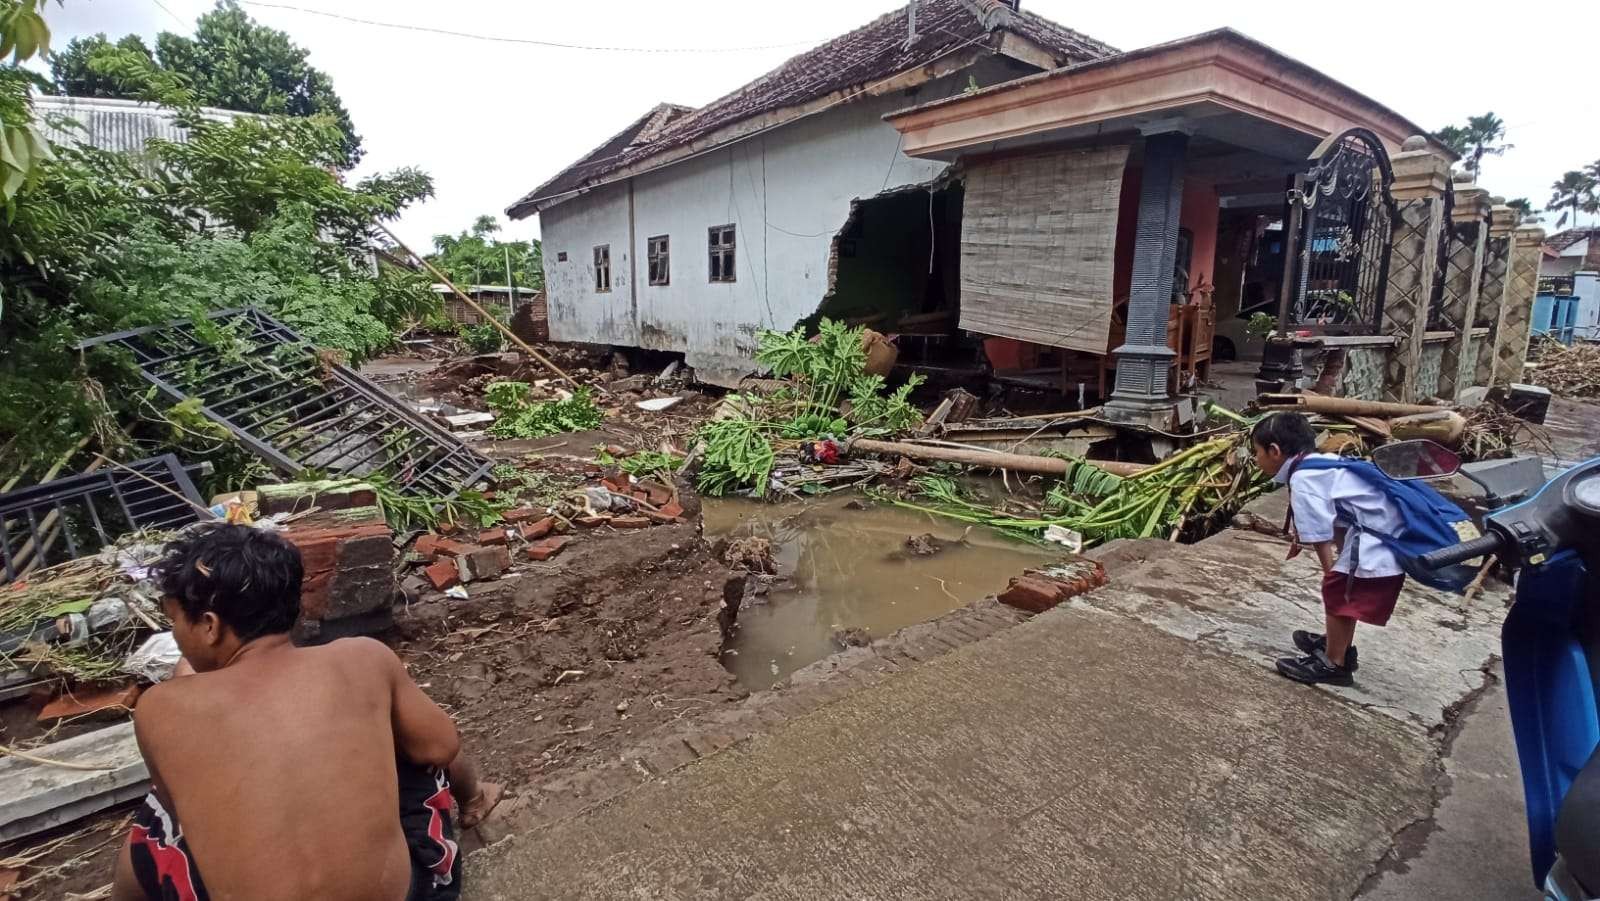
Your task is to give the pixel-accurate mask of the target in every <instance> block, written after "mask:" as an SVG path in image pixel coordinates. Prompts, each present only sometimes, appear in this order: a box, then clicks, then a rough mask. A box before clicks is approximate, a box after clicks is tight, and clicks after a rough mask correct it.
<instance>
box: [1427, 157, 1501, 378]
mask: <svg viewBox="0 0 1600 901" xmlns="http://www.w3.org/2000/svg"><path fill="white" fill-rule="evenodd" d="M1463 176H1465V173H1462V175H1460V176H1458V177H1457V179H1456V185H1455V192H1456V196H1455V206H1454V208H1453V209H1452V210H1451V211H1450V220H1451V224H1452V225H1453V226H1454V227H1455V233H1456V237H1457V240H1455V241H1452V242H1450V253H1449V256H1447V257H1445V275H1444V319H1445V321H1446V322H1447V323H1449V328H1450V329H1451V331H1452V334H1451V336H1450V340H1449V341H1447V342H1445V345H1444V358H1443V360H1442V362H1441V365H1440V367H1439V390H1438V394H1439V396H1440V397H1442V398H1444V399H1445V400H1447V401H1451V402H1454V401H1455V400H1456V398H1457V397H1458V396H1459V395H1460V394H1461V389H1463V388H1466V387H1467V386H1469V385H1471V384H1472V374H1473V368H1474V364H1476V363H1477V348H1476V347H1474V346H1473V343H1472V327H1473V324H1474V323H1475V322H1477V316H1478V292H1479V291H1480V290H1481V288H1482V283H1483V254H1484V247H1485V246H1486V245H1487V244H1488V242H1489V192H1488V191H1485V190H1484V189H1482V188H1480V187H1478V186H1477V185H1474V184H1471V183H1470V182H1469V181H1467V180H1466V178H1470V176H1465V177H1463Z"/></svg>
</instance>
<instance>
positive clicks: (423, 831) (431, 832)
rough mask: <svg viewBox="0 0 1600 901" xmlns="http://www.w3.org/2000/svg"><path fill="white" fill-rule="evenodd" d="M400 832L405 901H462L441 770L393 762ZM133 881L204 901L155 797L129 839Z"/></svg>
mask: <svg viewBox="0 0 1600 901" xmlns="http://www.w3.org/2000/svg"><path fill="white" fill-rule="evenodd" d="M396 769H397V771H398V773H399V776H400V829H401V831H402V832H404V833H405V837H406V849H407V851H409V852H410V855H411V890H410V892H409V893H408V894H407V895H406V898H407V901H455V899H457V898H459V897H460V896H461V853H460V849H459V848H458V847H457V846H456V842H455V828H454V826H453V825H452V823H451V821H450V807H451V803H452V802H451V797H450V780H449V779H448V778H447V777H446V776H445V774H444V771H443V770H436V769H433V768H431V767H422V766H417V765H416V764H413V763H410V762H407V761H404V760H397V761H396ZM128 844H129V851H130V854H131V856H132V858H133V875H134V878H136V879H137V880H138V882H139V887H140V888H141V889H142V890H143V891H144V894H145V897H146V898H149V899H151V901H209V899H210V897H211V896H210V895H209V894H208V893H207V892H206V887H205V883H204V882H203V881H202V880H201V879H200V870H199V868H198V867H196V866H195V862H194V855H193V854H191V853H189V845H188V843H187V842H185V841H184V840H183V828H182V827H181V826H179V825H178V821H177V818H176V817H174V816H172V814H171V813H169V812H168V811H167V809H166V807H165V806H163V805H162V803H161V800H160V799H159V798H157V797H156V793H155V792H153V791H152V792H150V793H149V794H148V795H146V796H145V799H144V804H143V805H142V806H140V808H139V810H138V812H137V813H135V814H134V817H133V830H132V832H131V833H130V835H129V841H128Z"/></svg>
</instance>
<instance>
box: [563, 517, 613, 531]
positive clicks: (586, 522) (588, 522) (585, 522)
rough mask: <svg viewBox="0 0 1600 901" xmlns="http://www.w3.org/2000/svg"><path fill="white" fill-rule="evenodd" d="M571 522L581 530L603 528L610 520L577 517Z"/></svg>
mask: <svg viewBox="0 0 1600 901" xmlns="http://www.w3.org/2000/svg"><path fill="white" fill-rule="evenodd" d="M572 521H573V522H574V523H576V524H577V525H578V526H580V527H582V528H585V529H593V528H596V527H598V526H603V525H605V524H606V523H608V522H610V521H611V520H609V519H607V518H606V517H604V516H579V517H575V518H574V519H573V520H572Z"/></svg>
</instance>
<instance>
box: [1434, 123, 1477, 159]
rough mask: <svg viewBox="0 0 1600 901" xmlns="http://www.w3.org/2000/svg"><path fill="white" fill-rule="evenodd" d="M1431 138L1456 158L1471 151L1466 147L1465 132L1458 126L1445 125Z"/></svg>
mask: <svg viewBox="0 0 1600 901" xmlns="http://www.w3.org/2000/svg"><path fill="white" fill-rule="evenodd" d="M1433 136H1434V137H1435V138H1437V139H1438V141H1439V143H1441V144H1443V145H1444V146H1446V147H1448V148H1450V152H1451V153H1454V154H1455V155H1456V156H1466V155H1467V151H1468V150H1470V149H1471V148H1470V147H1468V146H1467V130H1466V129H1465V128H1462V127H1461V126H1459V125H1446V126H1445V127H1443V128H1441V129H1439V130H1438V131H1436V132H1434V133H1433Z"/></svg>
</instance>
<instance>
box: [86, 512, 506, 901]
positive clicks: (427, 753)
mask: <svg viewBox="0 0 1600 901" xmlns="http://www.w3.org/2000/svg"><path fill="white" fill-rule="evenodd" d="M302 578H303V569H302V564H301V560H300V555H299V552H298V551H296V550H295V549H294V548H293V547H292V546H290V545H289V544H288V543H287V542H285V541H283V539H282V538H280V537H278V536H276V535H271V534H266V533H261V532H257V531H255V530H253V529H249V528H247V527H242V526H220V527H217V528H215V529H210V530H204V531H201V532H199V533H196V534H193V535H190V536H187V537H185V538H183V539H180V540H178V541H176V542H174V543H173V544H172V545H169V547H168V548H167V551H166V554H165V556H164V557H163V560H162V562H161V564H159V565H158V567H157V579H158V581H159V582H160V585H161V590H162V595H163V596H162V609H163V611H164V612H165V613H166V615H167V618H168V619H169V620H171V622H172V634H173V638H174V639H175V640H176V641H177V643H178V647H179V649H180V650H181V651H182V652H183V655H184V659H185V661H187V662H188V663H189V664H191V665H192V669H193V675H185V676H181V677H179V678H175V679H173V680H171V681H169V682H166V683H163V684H161V685H158V686H156V687H154V688H152V689H150V690H149V691H148V692H146V693H145V695H144V696H143V698H141V700H140V703H139V708H138V710H137V711H136V712H135V715H134V729H135V733H136V734H137V736H138V739H139V750H140V751H141V753H142V754H143V755H144V758H145V762H146V763H147V764H148V765H149V768H150V776H151V782H152V783H153V785H154V790H153V793H152V795H151V796H150V797H148V798H146V801H145V804H144V806H143V807H142V808H141V809H140V811H138V812H137V813H136V815H135V817H134V825H133V828H132V831H131V833H130V835H129V842H128V844H127V845H126V846H125V847H124V849H123V852H122V856H121V858H119V861H118V867H117V880H116V883H115V885H114V887H113V894H112V897H113V898H114V899H116V901H133V899H139V898H162V897H165V898H172V897H177V898H179V899H183V901H190V899H194V901H204V899H206V898H208V897H209V898H219V899H221V898H251V899H255V898H263V899H275V898H285V899H288V898H294V899H301V898H319V899H321V898H327V899H361V901H366V899H371V901H400V899H403V898H415V899H429V901H433V899H447V898H454V897H455V896H456V894H457V893H458V892H459V891H460V861H459V855H458V853H457V847H456V845H455V843H454V841H453V840H452V839H451V837H450V824H449V819H450V810H451V807H452V806H455V805H453V801H454V799H456V798H459V799H460V802H461V803H460V805H459V808H460V815H461V816H460V819H461V822H462V824H463V825H464V826H469V827H470V826H472V825H474V824H475V823H476V822H477V821H478V820H479V819H480V818H481V817H482V816H483V815H485V814H486V813H487V812H488V811H489V809H491V808H492V807H493V806H494V803H495V801H496V800H497V799H498V797H499V787H498V786H495V785H492V784H490V783H480V782H479V780H478V777H477V771H476V768H475V767H474V766H473V765H472V763H471V761H470V760H468V759H467V758H466V756H465V755H462V754H461V753H460V748H461V743H460V738H459V737H458V735H457V734H456V729H455V724H454V723H452V722H451V721H450V717H449V716H448V715H446V714H445V712H444V711H442V710H440V709H439V707H438V706H437V705H435V704H434V703H433V702H432V701H431V700H429V699H428V696H427V695H425V694H423V693H422V690H421V689H419V688H418V687H417V686H416V684H415V683H413V682H412V681H411V678H410V676H408V675H407V674H406V671H405V667H404V666H402V665H401V663H400V660H399V658H397V657H396V656H395V655H394V652H393V651H390V650H389V649H388V648H387V647H385V646H384V645H382V644H380V643H378V642H376V641H372V640H370V639H364V638H353V639H345V640H342V641H336V642H333V643H332V644H329V645H325V646H322V647H316V648H296V647H294V645H293V644H292V643H291V642H290V639H289V631H290V628H291V627H292V625H293V623H294V620H295V617H296V616H297V615H298V613H299V592H300V587H301V581H302Z"/></svg>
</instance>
